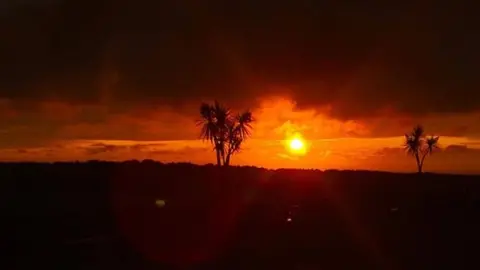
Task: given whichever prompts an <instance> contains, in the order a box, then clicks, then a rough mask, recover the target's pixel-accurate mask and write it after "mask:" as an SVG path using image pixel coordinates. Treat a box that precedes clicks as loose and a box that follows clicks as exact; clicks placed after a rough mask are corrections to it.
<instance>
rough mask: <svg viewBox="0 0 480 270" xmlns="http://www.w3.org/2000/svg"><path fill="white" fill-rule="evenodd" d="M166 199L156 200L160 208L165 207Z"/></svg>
mask: <svg viewBox="0 0 480 270" xmlns="http://www.w3.org/2000/svg"><path fill="white" fill-rule="evenodd" d="M165 204H166V201H165V200H155V205H156V206H157V207H159V208H162V207H165Z"/></svg>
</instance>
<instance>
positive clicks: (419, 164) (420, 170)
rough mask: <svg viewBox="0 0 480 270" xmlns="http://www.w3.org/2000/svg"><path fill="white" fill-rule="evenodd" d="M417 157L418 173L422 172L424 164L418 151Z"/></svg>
mask: <svg viewBox="0 0 480 270" xmlns="http://www.w3.org/2000/svg"><path fill="white" fill-rule="evenodd" d="M415 159H416V161H417V168H418V173H422V164H421V163H420V157H419V156H418V153H416V154H415Z"/></svg>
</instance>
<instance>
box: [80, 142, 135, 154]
mask: <svg viewBox="0 0 480 270" xmlns="http://www.w3.org/2000/svg"><path fill="white" fill-rule="evenodd" d="M126 148H127V147H126V146H123V145H113V144H104V143H94V144H92V145H90V146H88V147H82V149H83V150H85V153H86V154H87V155H97V154H101V153H107V152H116V151H119V150H123V149H126Z"/></svg>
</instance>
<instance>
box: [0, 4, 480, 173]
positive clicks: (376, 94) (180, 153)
mask: <svg viewBox="0 0 480 270" xmlns="http://www.w3.org/2000/svg"><path fill="white" fill-rule="evenodd" d="M339 2H340V1H333V0H331V1H319V0H296V1H293V0H292V1H286V0H279V1H259V0H243V1H220V0H218V1H213V0H212V1H194V0H177V1H147V0H136V1H123V0H95V1H93V0H91V1H90V0H84V1H80V0H79V1H73V0H71V1H67V0H36V1H33V0H30V1H28V0H9V1H2V2H1V3H0V33H1V36H2V41H1V42H0V59H1V60H0V117H1V121H0V160H2V161H70V160H89V159H106V160H126V159H147V158H148V159H155V160H159V161H162V162H171V161H175V162H176V161H189V162H195V163H200V164H204V163H215V153H214V152H213V149H212V146H211V145H209V144H207V143H205V142H202V141H200V140H198V138H199V129H198V127H196V126H195V120H197V119H198V118H199V112H198V109H199V105H200V103H201V102H202V101H208V102H210V101H213V100H214V99H218V100H220V101H221V102H223V103H224V104H226V105H229V106H230V107H232V109H233V110H235V111H237V110H240V111H241V110H243V109H250V110H252V112H253V115H254V117H255V119H256V121H255V123H254V132H253V136H252V138H251V139H250V140H249V141H247V142H246V143H245V145H244V149H243V151H242V152H241V153H240V154H238V155H237V156H234V157H233V160H232V163H233V164H239V165H255V166H262V167H268V168H279V167H300V168H319V169H329V168H336V169H369V170H370V169H371V170H388V171H415V169H416V167H415V161H414V159H413V158H411V157H407V156H406V154H405V152H404V151H403V149H402V143H403V137H402V136H403V134H404V133H406V132H409V131H410V130H411V128H412V127H413V126H414V125H415V124H417V123H421V124H423V125H424V126H425V129H426V131H427V133H428V134H435V135H440V136H441V138H440V144H441V147H442V150H439V151H438V152H436V153H435V154H434V155H433V156H431V157H429V158H428V159H427V161H426V162H425V168H424V169H425V170H426V171H441V172H457V173H480V83H479V79H478V78H479V74H478V72H479V68H478V63H479V62H480V50H478V48H480V34H479V31H478V29H477V28H478V25H480V17H479V16H477V14H476V13H477V9H475V8H474V7H473V6H469V5H470V3H472V5H473V1H468V2H467V1H466V0H465V1H461V0H460V1H400V2H398V1H358V3H339ZM345 2H347V1H345ZM348 2H351V1H348ZM360 2H361V3H360ZM387 2H389V3H387ZM296 133H298V134H301V135H302V137H303V138H304V139H305V143H306V146H307V151H306V153H305V154H304V155H295V154H294V153H291V152H290V151H289V150H288V148H287V147H286V146H287V142H286V141H285V140H286V139H288V138H290V137H291V136H292V135H293V134H296Z"/></svg>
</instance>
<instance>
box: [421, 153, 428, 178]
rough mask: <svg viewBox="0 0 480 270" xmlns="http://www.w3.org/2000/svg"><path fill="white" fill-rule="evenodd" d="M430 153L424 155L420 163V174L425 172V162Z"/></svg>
mask: <svg viewBox="0 0 480 270" xmlns="http://www.w3.org/2000/svg"><path fill="white" fill-rule="evenodd" d="M427 154H428V153H425V154H423V157H422V160H421V161H420V172H421V173H422V172H423V162H424V161H425V157H426V156H427Z"/></svg>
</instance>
